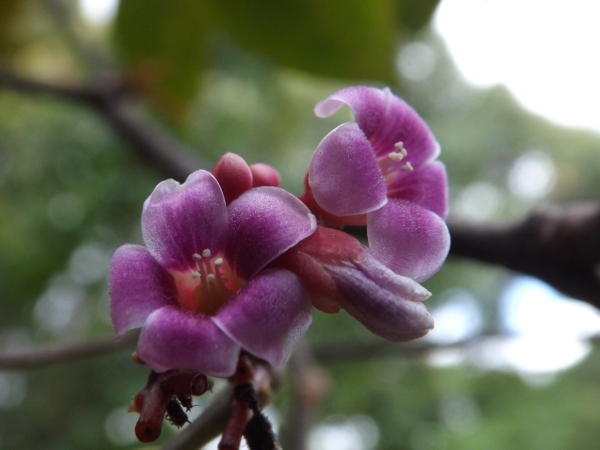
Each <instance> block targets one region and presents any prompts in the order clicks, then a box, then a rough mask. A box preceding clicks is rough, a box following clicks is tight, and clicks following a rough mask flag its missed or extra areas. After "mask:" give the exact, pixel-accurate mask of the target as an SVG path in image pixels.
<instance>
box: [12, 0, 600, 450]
mask: <svg viewBox="0 0 600 450" xmlns="http://www.w3.org/2000/svg"><path fill="white" fill-rule="evenodd" d="M597 8H598V7H597V6H596V2H595V1H593V0H588V1H584V0H580V1H570V2H568V3H564V2H558V1H556V2H554V1H543V2H542V1H534V0H521V1H519V2H512V1H499V0H487V1H484V0H463V1H460V0H442V1H441V2H438V1H437V0H427V1H422V0H420V1H418V0H370V1H368V2H366V1H359V0H349V1H343V2H342V1H335V0H320V1H312V0H295V1H289V2H281V1H278V0H255V1H253V2H245V1H241V0H229V1H225V0H220V1H216V0H215V1H212V0H206V1H192V0H172V1H171V0H170V1H161V0H121V2H120V3H119V2H118V0H79V1H75V0H2V2H0V69H1V70H2V71H10V72H11V73H14V74H18V75H19V76H21V77H24V78H26V79H29V80H36V81H39V82H43V83H48V84H51V85H53V86H80V85H86V84H89V83H95V85H101V84H102V80H103V79H107V80H108V79H111V80H112V79H113V78H114V77H115V76H118V77H122V79H124V80H125V81H126V86H127V89H128V90H129V91H130V92H131V97H132V101H131V105H132V108H133V112H134V114H136V115H137V116H138V117H139V118H141V119H142V120H147V121H149V123H152V124H154V126H156V127H157V128H159V129H161V130H163V131H164V132H166V133H170V134H171V135H172V136H173V137H174V138H175V139H177V140H179V141H180V142H182V143H185V145H186V146H187V147H189V148H190V149H191V151H192V152H194V153H195V154H197V155H198V156H201V157H202V158H203V159H204V160H206V161H209V162H214V161H216V160H217V158H218V157H219V156H220V155H221V154H223V153H224V152H228V151H232V152H235V153H238V154H240V155H241V156H243V157H244V158H245V159H246V160H247V161H248V162H249V163H254V162H259V161H262V162H267V163H269V164H271V165H273V166H275V167H276V168H277V169H278V170H279V171H280V173H281V175H282V180H283V187H285V188H287V189H288V190H290V191H291V192H293V193H295V194H301V193H302V182H303V178H304V175H305V173H306V168H307V164H308V161H309V159H310V156H311V154H312V152H313V150H314V149H315V147H316V145H317V144H318V143H319V141H320V139H321V138H322V137H323V136H324V135H325V134H326V133H328V132H329V131H330V130H331V129H332V128H333V127H335V126H337V125H338V124H339V123H341V122H342V121H346V120H350V118H351V114H350V112H349V111H348V110H345V111H343V112H340V113H338V114H336V115H335V116H333V117H331V118H328V119H325V120H323V119H318V118H316V117H315V116H314V114H313V112H312V108H313V107H314V105H315V103H316V102H318V101H319V100H321V99H323V98H325V97H326V96H327V95H329V94H330V93H331V92H333V91H334V90H336V89H339V88H341V87H343V86H346V85H348V84H356V83H363V84H370V85H374V86H380V87H383V86H390V87H391V88H392V90H393V91H394V92H395V93H396V94H399V95H401V96H402V97H404V98H405V99H406V100H407V101H408V102H409V103H411V104H412V105H413V106H414V107H415V108H416V109H417V110H418V111H419V113H420V114H421V115H422V116H423V117H424V118H425V119H426V120H427V122H428V123H429V124H430V126H431V128H432V129H433V131H434V133H435V135H436V137H437V139H438V140H439V142H440V143H441V146H442V156H441V159H442V160H443V161H444V162H445V164H446V166H447V169H448V174H449V178H450V196H451V219H452V220H456V221H468V222H474V223H487V222H509V221H515V220H518V219H520V218H522V217H524V216H525V214H526V213H527V212H528V211H530V210H531V209H532V208H535V207H537V206H539V205H543V204H545V203H547V202H561V203H562V202H570V201H581V200H592V201H597V200H598V198H599V195H600V176H599V175H600V157H599V156H600V155H599V150H600V134H599V130H600V115H598V112H597V105H598V101H600V88H599V87H598V82H597V80H598V79H600V68H599V67H598V64H599V63H598V58H597V55H598V50H597V44H598V40H599V39H600V36H599V35H598V29H597V26H596V25H595V24H597V21H598V19H599V18H600V11H599V10H598V9H597ZM594 27H595V28H596V29H594ZM191 169H193V168H191ZM163 178H164V176H163V174H162V173H161V171H160V168H157V167H156V166H152V165H151V164H148V162H147V161H144V160H143V159H142V158H139V157H138V156H136V155H135V154H134V153H133V152H132V151H131V147H130V145H129V144H128V143H127V142H124V141H123V140H122V139H121V138H120V137H119V136H118V135H117V134H116V133H115V132H114V129H112V128H111V127H110V126H109V125H108V124H107V122H106V121H105V120H104V119H103V117H101V116H100V115H99V114H97V112H96V111H94V110H92V109H90V108H88V107H86V106H85V105H82V104H80V103H77V102H73V101H68V100H65V99H64V98H60V97H57V96H53V95H51V94H49V95H39V94H32V93H29V92H23V91H19V90H15V89H10V88H7V87H6V86H5V85H4V84H3V83H0V293H1V294H0V351H1V352H2V354H9V353H18V352H24V351H28V350H31V349H33V348H37V347H39V346H44V345H50V344H52V345H61V344H66V343H72V342H82V341H86V340H90V339H94V338H100V337H108V336H111V335H112V333H113V330H112V327H111V324H110V319H109V315H108V304H109V298H108V294H107V289H106V275H107V269H108V264H109V262H110V258H111V255H112V252H113V251H114V250H115V249H116V248H117V247H118V246H120V245H122V244H123V243H126V242H133V243H141V242H142V239H141V234H140V225H139V217H140V212H141V206H142V203H143V201H144V200H145V198H146V197H147V196H148V195H149V193H150V192H151V191H152V189H153V187H154V186H155V185H156V184H157V183H158V182H159V181H161V180H162V179H163ZM425 286H426V287H427V288H428V289H429V290H430V291H431V292H433V294H434V295H433V297H432V298H431V299H430V300H428V301H427V305H428V308H429V309H430V310H431V311H432V313H433V314H434V317H435V319H436V329H435V330H434V331H433V332H432V333H431V334H430V335H429V336H428V337H427V338H425V340H424V342H426V343H427V346H428V347H427V350H424V351H419V352H412V353H410V352H405V351H404V350H403V346H397V350H396V351H395V352H391V351H389V349H387V350H386V351H385V352H381V353H377V352H371V353H369V354H360V355H359V354H357V355H354V356H353V357H338V358H326V357H324V358H321V359H319V360H318V362H317V363H318V365H319V367H320V369H321V370H322V372H321V374H320V377H321V378H320V379H321V380H327V383H326V387H325V389H322V390H320V391H319V392H321V393H322V395H321V396H319V401H318V403H317V404H316V409H315V411H314V424H313V428H312V431H311V433H310V435H309V436H308V443H309V448H310V449H311V450H370V449H382V450H383V449H386V450H387V449H389V450H392V449H407V450H408V449H410V450H434V449H435V450H438V449H439V450H445V449H448V450H451V449H477V450H480V449H490V450H496V449H498V450H499V449H509V448H510V449H544V450H549V449H578V450H585V449H590V450H591V449H597V448H598V441H599V439H600V431H599V429H600V428H599V427H598V423H599V422H600V381H599V380H600V351H599V350H598V346H597V344H596V341H595V336H596V335H597V333H598V332H599V331H600V315H599V314H598V313H597V311H596V310H595V309H593V308H592V307H590V306H588V305H587V304H584V303H581V302H577V301H574V300H572V299H567V298H565V297H564V296H563V295H561V294H559V293H557V292H556V291H554V290H553V289H552V288H550V287H548V286H547V285H545V284H543V283H542V282H540V281H538V280H536V279H533V278H528V277H524V276H521V275H519V274H516V273H512V272H509V271H507V270H505V269H502V268H498V267H492V266H488V265H482V264H478V263H475V262H469V261H466V260H458V259H450V260H449V261H448V262H447V264H446V265H445V266H444V267H443V268H442V270H441V271H440V272H439V273H438V274H436V275H435V276H434V277H433V278H432V279H430V280H428V281H427V282H426V283H425ZM307 341H308V343H309V344H310V345H311V346H312V347H313V348H314V349H315V351H317V350H318V349H320V348H321V349H322V348H325V347H327V346H328V345H331V344H332V343H333V344H335V343H337V342H344V343H351V342H359V343H367V344H370V343H376V342H377V341H378V339H377V338H376V337H374V336H372V335H370V334H369V333H368V332H367V331H366V330H365V329H363V328H362V326H361V325H360V324H358V323H357V322H356V321H354V320H353V319H351V318H350V317H349V316H347V315H345V314H344V313H341V314H338V315H334V316H327V315H325V314H320V313H315V318H314V324H313V326H312V327H311V329H310V331H309V333H308V336H307ZM317 354H318V352H317ZM129 355H130V351H120V352H116V353H114V354H110V355H104V356H99V357H96V358H90V359H85V360H83V361H76V362H75V361H74V362H67V363H61V364H55V365H50V366H46V367H42V368H37V369H34V370H20V371H19V370H0V449H70V448H74V449H90V450H91V449H112V448H115V449H116V448H142V447H144V448H152V446H151V445H144V446H142V445H140V444H139V443H137V441H136V440H135V437H134V434H133V426H134V424H135V421H136V420H137V417H136V415H133V414H127V412H126V409H127V406H128V404H129V401H130V400H131V398H132V397H133V395H135V393H136V392H137V391H139V390H140V389H141V388H142V387H143V385H144V383H145V379H146V376H147V370H146V369H144V368H142V367H140V366H137V365H135V364H132V363H131V360H130V357H129ZM292 391H293V386H292V385H291V383H289V382H288V383H285V384H284V386H283V388H282V390H281V391H280V393H279V394H278V396H277V397H276V399H275V402H274V404H273V406H271V407H269V414H270V416H271V418H272V420H273V421H274V423H275V424H276V425H280V430H281V434H282V436H285V435H286V433H288V434H289V430H290V429H293V427H294V417H293V411H294V408H293V405H292V401H291V399H292V398H293V394H292ZM209 397H210V396H207V398H202V399H201V400H200V406H199V407H197V408H194V415H197V414H199V413H200V412H201V410H202V408H203V407H204V406H203V405H204V404H205V402H208V401H210V398H209ZM286 427H287V428H286ZM286 430H288V431H286ZM175 432H176V431H174V430H173V429H172V428H171V427H169V426H168V425H165V430H164V432H163V436H162V437H161V439H160V440H159V441H158V443H157V444H156V446H160V445H161V444H162V443H164V442H165V441H166V440H167V439H168V438H169V436H172V435H173V433H175ZM211 448H214V447H211Z"/></svg>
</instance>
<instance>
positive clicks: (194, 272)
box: [192, 270, 200, 279]
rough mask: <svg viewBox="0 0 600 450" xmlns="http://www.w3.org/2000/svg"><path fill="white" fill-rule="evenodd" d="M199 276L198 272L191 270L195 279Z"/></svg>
mask: <svg viewBox="0 0 600 450" xmlns="http://www.w3.org/2000/svg"><path fill="white" fill-rule="evenodd" d="M199 277H200V272H198V271H197V270H192V278H194V279H196V278H199Z"/></svg>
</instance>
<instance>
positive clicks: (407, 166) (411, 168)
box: [402, 162, 415, 172]
mask: <svg viewBox="0 0 600 450" xmlns="http://www.w3.org/2000/svg"><path fill="white" fill-rule="evenodd" d="M402 168H403V169H406V170H408V171H409V172H412V171H413V170H415V168H414V167H413V166H412V164H411V163H409V162H407V163H406V164H404V165H403V166H402Z"/></svg>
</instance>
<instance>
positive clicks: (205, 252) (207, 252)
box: [202, 248, 211, 258]
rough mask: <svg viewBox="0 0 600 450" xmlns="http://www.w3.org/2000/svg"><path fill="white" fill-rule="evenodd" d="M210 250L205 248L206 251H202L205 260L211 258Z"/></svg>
mask: <svg viewBox="0 0 600 450" xmlns="http://www.w3.org/2000/svg"><path fill="white" fill-rule="evenodd" d="M210 255H211V253H210V249H208V248H205V249H204V250H202V256H204V257H205V258H210Z"/></svg>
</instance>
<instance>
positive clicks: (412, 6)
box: [396, 0, 440, 33]
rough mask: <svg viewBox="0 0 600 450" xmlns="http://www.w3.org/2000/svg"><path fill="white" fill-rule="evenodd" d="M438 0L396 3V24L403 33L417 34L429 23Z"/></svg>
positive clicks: (409, 0) (406, 0)
mask: <svg viewBox="0 0 600 450" xmlns="http://www.w3.org/2000/svg"><path fill="white" fill-rule="evenodd" d="M439 3H440V0H420V1H411V0H404V1H397V2H396V5H397V16H396V17H397V24H398V26H399V27H400V28H401V29H402V30H403V31H410V32H413V33H414V32H417V31H419V29H421V28H422V27H423V26H424V25H425V24H427V23H429V21H430V20H431V16H432V15H433V12H434V11H435V9H436V8H437V5H438V4H439Z"/></svg>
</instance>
